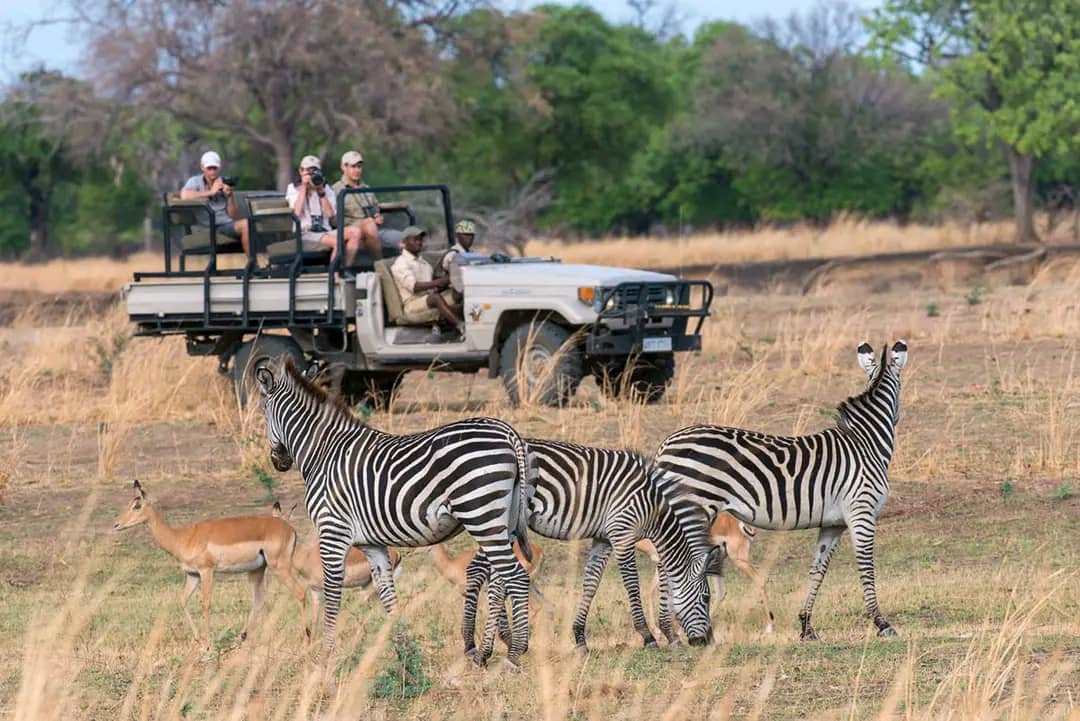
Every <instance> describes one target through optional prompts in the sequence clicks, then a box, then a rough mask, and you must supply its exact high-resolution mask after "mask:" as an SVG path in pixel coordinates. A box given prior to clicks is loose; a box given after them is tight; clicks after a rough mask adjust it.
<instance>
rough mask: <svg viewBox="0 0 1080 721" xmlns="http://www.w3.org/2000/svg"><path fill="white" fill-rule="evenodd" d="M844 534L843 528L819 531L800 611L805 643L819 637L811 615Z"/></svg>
mask: <svg viewBox="0 0 1080 721" xmlns="http://www.w3.org/2000/svg"><path fill="white" fill-rule="evenodd" d="M843 533H844V527H843V526H830V527H828V528H822V529H821V530H820V531H818V540H817V554H816V555H815V556H814V563H813V565H811V566H810V579H809V583H808V584H807V588H806V601H804V602H803V607H802V610H801V611H799V623H800V624H801V625H802V632H801V633H800V636H799V637H800V638H801V639H802V640H803V641H816V640H817V638H818V636H817V634H816V633H814V627H813V626H812V625H811V624H810V615H811V614H812V613H813V612H814V599H816V598H817V594H818V589H820V588H821V582H822V581H823V580H824V579H825V573H826V572H827V571H828V570H829V561H830V560H831V559H832V555H833V551H835V550H836V544H837V543H838V542H839V541H840V536H841V535H842V534H843Z"/></svg>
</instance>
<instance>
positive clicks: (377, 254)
mask: <svg viewBox="0 0 1080 721" xmlns="http://www.w3.org/2000/svg"><path fill="white" fill-rule="evenodd" d="M351 227H353V228H356V229H357V231H358V233H359V238H360V240H361V241H362V242H363V244H364V247H365V248H367V251H368V252H369V253H371V257H372V258H374V259H375V260H379V259H380V258H382V257H383V254H382V242H381V241H380V240H379V226H378V224H376V222H375V220H374V219H372V218H364V219H363V220H361V221H360V222H359V223H358V224H357V225H354V226H351Z"/></svg>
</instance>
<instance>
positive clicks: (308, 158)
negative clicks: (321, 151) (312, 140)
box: [300, 155, 322, 170]
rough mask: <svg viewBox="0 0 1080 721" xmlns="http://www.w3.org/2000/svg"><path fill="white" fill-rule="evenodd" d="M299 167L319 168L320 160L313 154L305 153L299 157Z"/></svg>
mask: <svg viewBox="0 0 1080 721" xmlns="http://www.w3.org/2000/svg"><path fill="white" fill-rule="evenodd" d="M300 167H301V168H319V169H320V170H321V169H322V161H320V160H319V159H318V158H316V157H315V156H314V155H305V156H304V157H303V158H301V159H300Z"/></svg>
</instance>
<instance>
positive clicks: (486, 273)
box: [463, 262, 678, 287]
mask: <svg viewBox="0 0 1080 721" xmlns="http://www.w3.org/2000/svg"><path fill="white" fill-rule="evenodd" d="M463 270H464V271H465V272H466V275H465V278H466V283H467V284H469V285H498V286H514V287H522V286H544V287H551V286H552V285H560V286H613V285H618V284H619V283H624V282H656V283H663V282H670V281H673V280H678V279H677V278H676V277H675V276H673V275H668V274H667V273H654V272H652V271H650V270H636V269H634V268H611V267H608V266H605V265H577V264H570V263H543V262H539V263H505V264H492V265H474V266H467V267H466V268H463Z"/></svg>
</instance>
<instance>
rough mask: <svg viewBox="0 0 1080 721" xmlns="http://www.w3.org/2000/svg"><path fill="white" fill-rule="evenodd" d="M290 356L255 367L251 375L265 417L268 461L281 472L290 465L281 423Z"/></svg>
mask: <svg viewBox="0 0 1080 721" xmlns="http://www.w3.org/2000/svg"><path fill="white" fill-rule="evenodd" d="M291 364H292V358H290V357H288V356H285V357H280V356H279V357H277V358H273V359H271V360H269V361H268V362H266V363H264V364H262V365H260V366H258V367H257V368H256V369H255V379H256V380H257V381H258V383H259V391H260V392H261V394H262V408H263V415H264V416H265V417H266V439H267V441H269V443H270V462H271V463H272V464H273V465H274V468H276V469H277V470H279V471H281V472H282V473H284V472H285V471H287V470H289V469H290V468H292V464H293V457H292V454H291V453H290V452H289V449H288V447H287V446H286V445H285V433H284V427H283V423H282V416H283V415H284V413H283V410H284V408H283V407H284V405H285V404H286V403H287V400H288V397H289V395H290V390H291V385H292V384H291V380H292V379H291V377H290V375H289V373H288V370H287V368H286V366H287V365H291Z"/></svg>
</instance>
